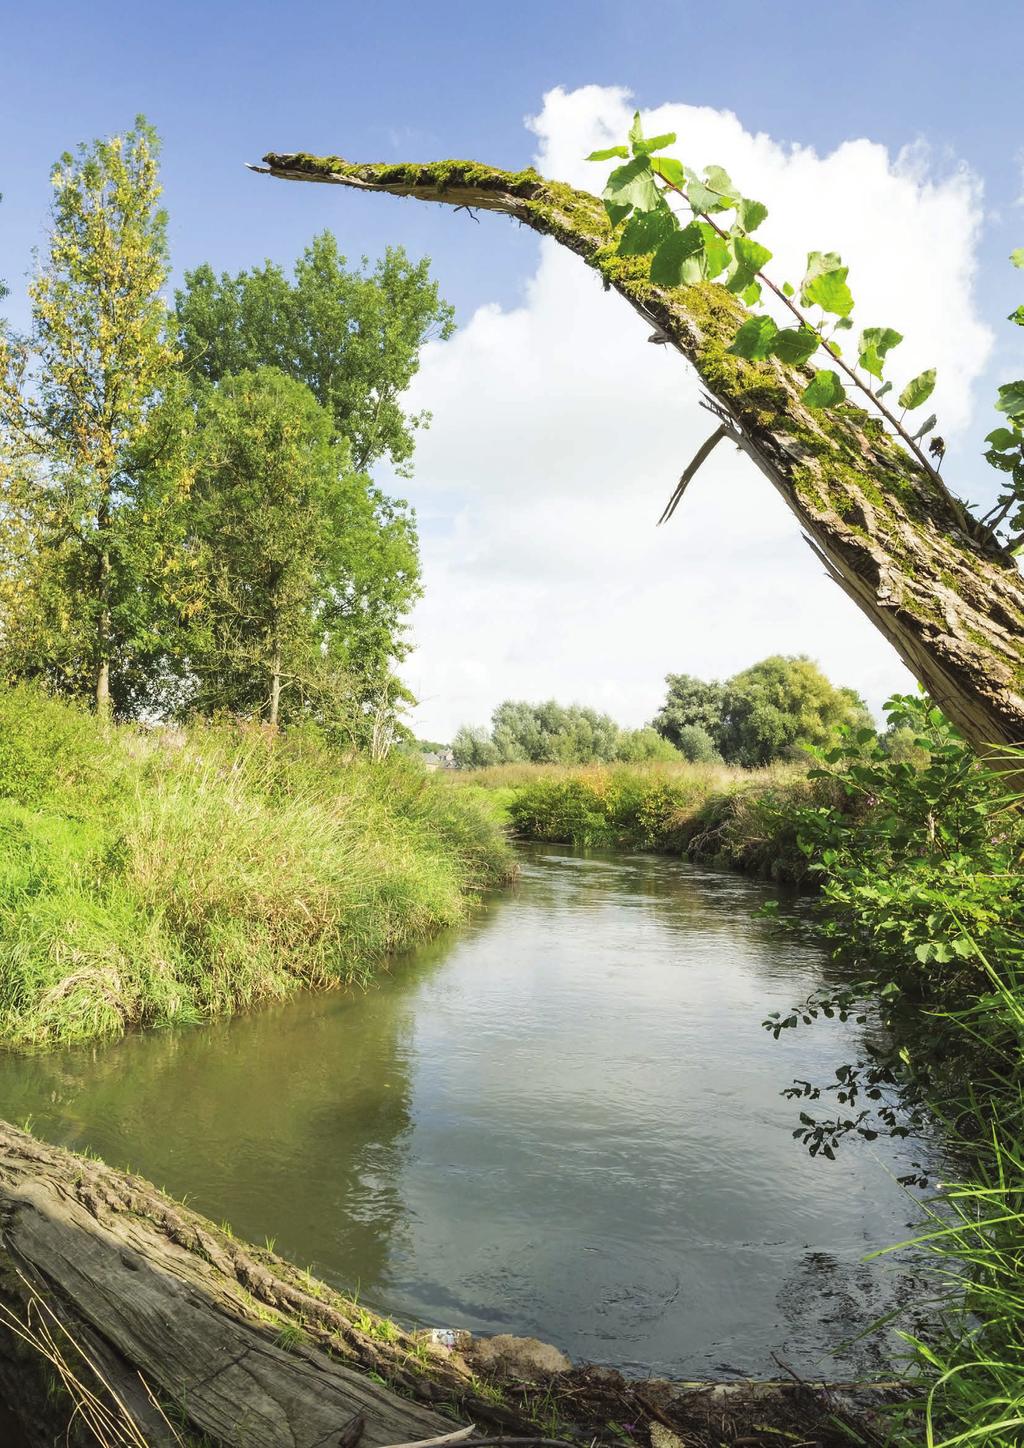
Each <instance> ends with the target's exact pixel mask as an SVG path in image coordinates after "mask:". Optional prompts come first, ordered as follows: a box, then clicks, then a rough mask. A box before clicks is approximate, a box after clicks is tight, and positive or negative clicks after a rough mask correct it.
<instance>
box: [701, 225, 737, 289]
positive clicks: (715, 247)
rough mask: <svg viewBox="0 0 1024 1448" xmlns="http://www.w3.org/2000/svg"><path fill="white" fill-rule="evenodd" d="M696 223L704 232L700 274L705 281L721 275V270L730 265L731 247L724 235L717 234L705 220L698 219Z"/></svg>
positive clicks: (731, 258)
mask: <svg viewBox="0 0 1024 1448" xmlns="http://www.w3.org/2000/svg"><path fill="white" fill-rule="evenodd" d="M697 224H698V226H699V227H700V229H701V231H702V233H703V234H704V257H703V260H702V270H701V276H702V277H703V278H704V279H705V280H706V281H709V282H710V281H714V279H715V277H717V276H721V274H722V272H724V271H725V270H726V268H727V267H729V266H731V265H732V261H733V254H732V247H731V246H730V245H729V242H728V240H727V238H726V237H724V236H719V235H718V233H717V232H716V231H714V230H713V229H712V228H711V227H710V226H708V225H707V223H706V222H703V221H700V222H698V223H697Z"/></svg>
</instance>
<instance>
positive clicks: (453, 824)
mask: <svg viewBox="0 0 1024 1448" xmlns="http://www.w3.org/2000/svg"><path fill="white" fill-rule="evenodd" d="M511 869H512V862H511V854H510V851H509V847H508V845H507V842H506V841H505V839H504V836H503V833H502V831H501V829H500V827H499V826H498V824H497V823H496V821H495V817H494V815H493V813H491V812H489V811H488V810H487V808H486V806H485V805H484V804H482V803H481V802H480V801H479V800H474V799H473V798H471V797H468V796H467V797H460V796H459V795H457V794H455V793H453V792H452V791H451V790H449V789H446V788H445V786H444V784H443V782H442V781H439V780H436V779H433V778H431V777H430V776H428V775H426V774H425V773H424V772H423V771H422V769H421V768H420V767H419V766H418V765H417V763H416V762H415V761H410V760H403V759H395V760H392V761H389V762H386V763H384V764H370V763H367V762H364V761H360V760H350V761H348V762H344V761H342V760H341V759H339V758H338V756H336V755H334V754H332V753H331V752H329V751H328V750H327V749H325V748H324V747H323V746H322V745H321V744H319V743H318V742H317V741H316V740H315V739H313V738H304V737H302V736H301V734H300V735H296V736H294V737H288V736H283V737H274V736H270V735H268V734H266V733H264V732H262V731H259V730H243V729H238V728H231V727H228V726H224V727H207V728H197V729H194V730H191V731H186V732H180V731H178V732H175V733H173V734H170V733H165V732H164V731H158V730H157V731H140V730H136V729H131V728H128V727H122V728H112V729H107V730H104V729H103V728H102V727H101V726H100V725H99V724H97V723H96V721H94V720H93V719H91V718H90V717H88V716H86V715H83V714H81V713H80V712H79V711H78V710H76V709H74V708H73V707H71V706H69V705H66V704H62V703H59V702H56V701H54V700H52V699H48V698H46V697H44V696H42V695H40V694H37V693H36V692H35V691H33V690H30V689H17V690H12V691H10V692H9V693H7V694H6V695H4V696H3V697H2V698H0V1038H2V1039H5V1040H6V1041H8V1042H11V1043H15V1044H36V1043H50V1042H57V1041H71V1040H80V1039H84V1038H87V1037H91V1036H99V1035H112V1034H117V1033H120V1032H122V1031H124V1030H125V1029H126V1028H128V1027H130V1026H135V1025H143V1024H154V1023H162V1022H169V1021H194V1020H198V1019H202V1018H204V1017H207V1016H211V1015H215V1014H222V1013H224V1012H228V1011H233V1010H238V1009H242V1008H245V1007H247V1006H251V1005H253V1004H255V1003H256V1002H258V1001H260V1000H265V999H268V998H274V997H281V996H284V995H286V994H288V993H289V992H290V991H292V990H294V989H296V987H298V986H303V985H305V986H326V985H331V984H335V983H337V982H340V981H352V980H362V979H365V978H367V977H368V976H369V975H370V974H371V973H372V971H373V970H374V969H375V968H377V967H378V966H379V964H380V963H381V962H382V961H383V960H384V959H385V958H386V957H387V956H388V955H389V954H391V953H392V952H394V951H396V950H400V949H402V948H403V947H405V946H408V945H410V944H412V943H413V942H415V941H417V940H419V939H421V938H422V937H424V936H425V935H427V934H428V933H430V932H432V931H435V930H437V929H439V928H442V927H444V926H447V925H452V924H454V923H456V922H457V921H459V920H461V919H462V918H463V916H464V915H465V913H466V910H467V907H468V903H469V901H470V899H471V898H472V896H473V894H474V893H475V892H477V891H479V890H480V889H482V888H483V887H484V886H486V885H487V884H489V883H492V882H496V881H497V880H499V879H500V878H502V877H503V876H506V875H507V874H508V873H509V871H510V870H511Z"/></svg>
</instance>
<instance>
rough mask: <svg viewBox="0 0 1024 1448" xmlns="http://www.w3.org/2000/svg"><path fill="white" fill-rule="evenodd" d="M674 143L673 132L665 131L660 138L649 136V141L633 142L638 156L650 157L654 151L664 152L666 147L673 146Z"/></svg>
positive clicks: (674, 136) (674, 135) (674, 134)
mask: <svg viewBox="0 0 1024 1448" xmlns="http://www.w3.org/2000/svg"><path fill="white" fill-rule="evenodd" d="M675 143H676V133H675V131H665V132H664V133H663V134H662V135H660V136H651V138H650V140H647V141H637V142H635V146H636V151H637V154H638V155H641V156H650V155H653V153H654V152H655V151H664V149H665V147H666V146H674V145H675Z"/></svg>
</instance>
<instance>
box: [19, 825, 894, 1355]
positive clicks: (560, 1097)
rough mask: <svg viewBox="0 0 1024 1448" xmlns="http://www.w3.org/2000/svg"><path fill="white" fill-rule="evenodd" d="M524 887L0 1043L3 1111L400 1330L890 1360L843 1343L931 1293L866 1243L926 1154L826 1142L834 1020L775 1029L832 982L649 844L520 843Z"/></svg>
mask: <svg viewBox="0 0 1024 1448" xmlns="http://www.w3.org/2000/svg"><path fill="white" fill-rule="evenodd" d="M523 866H524V868H523V875H522V879H521V881H520V883H519V884H518V885H517V886H516V887H515V888H513V889H512V890H510V891H508V892H504V893H502V894H501V895H499V896H496V897H495V898H494V899H493V900H491V901H490V902H489V903H488V904H487V905H486V906H484V907H483V908H481V910H480V911H479V912H478V913H477V915H476V916H475V918H474V920H473V922H472V923H471V924H470V925H469V926H468V927H465V928H463V929H461V930H459V931H457V932H452V933H451V934H449V935H447V936H445V937H442V938H440V939H437V940H435V941H433V942H431V943H430V944H429V945H427V946H425V947H424V948H423V949H421V950H419V951H417V952H415V953H414V954H412V955H410V956H409V957H408V958H405V959H403V960H401V961H399V962H396V963H395V965H394V967H393V969H392V971H391V972H390V973H389V974H387V975H385V976H383V977H381V978H380V980H379V981H378V983H377V984H375V985H374V986H373V987H372V988H371V989H370V990H368V991H365V992H361V991H348V990H346V991H338V992H334V993H330V994H326V995H317V996H311V995H304V996H302V997H301V998H297V999H295V1000H293V1001H291V1002H289V1003H288V1004H286V1005H283V1006H276V1007H272V1008H269V1009H265V1010H261V1011H259V1012H256V1013H254V1014H252V1015H248V1016H244V1017H238V1018H236V1019H234V1020H229V1021H224V1022H218V1023H216V1024H213V1025H210V1026H206V1027H202V1028H191V1029H181V1030H173V1031H162V1032H151V1033H148V1034H144V1035H137V1036H131V1037H129V1038H127V1039H125V1040H123V1041H119V1042H116V1043H114V1044H110V1045H104V1046H98V1047H93V1048H78V1049H75V1050H68V1051H62V1052H55V1053H47V1054H41V1055H36V1056H17V1055H6V1056H0V1113H2V1115H3V1116H4V1117H6V1118H7V1119H9V1120H14V1121H22V1120H24V1118H25V1117H26V1116H28V1115H29V1114H31V1116H32V1126H33V1130H35V1131H36V1132H38V1133H39V1134H40V1135H42V1136H44V1137H46V1138H48V1139H50V1140H52V1141H56V1142H60V1143H62V1144H64V1145H67V1146H70V1147H75V1148H85V1147H88V1148H90V1149H92V1150H93V1151H95V1152H98V1153H99V1154H100V1155H101V1156H102V1157H103V1158H104V1159H105V1160H107V1161H108V1162H110V1163H111V1164H112V1165H116V1166H122V1167H124V1166H129V1165H130V1167H131V1168H132V1169H133V1170H135V1171H140V1172H142V1173H143V1174H144V1175H145V1176H147V1177H149V1178H151V1179H152V1180H154V1181H155V1182H156V1183H157V1184H158V1185H160V1186H163V1187H165V1188H166V1189H167V1190H168V1191H170V1192H172V1193H173V1194H174V1195H176V1196H184V1195H186V1194H187V1196H188V1199H189V1202H190V1204H191V1205H192V1206H194V1207H195V1208H197V1209H198V1210H199V1211H202V1212H203V1213H205V1214H206V1215H208V1216H210V1217H212V1218H214V1220H217V1221H220V1220H221V1219H226V1220H228V1221H229V1222H230V1223H231V1225H232V1227H233V1229H234V1231H235V1232H236V1233H237V1234H238V1235H241V1236H244V1237H247V1238H250V1239H254V1240H257V1241H263V1239H264V1238H265V1237H273V1238H274V1239H275V1241H276V1250H277V1251H279V1252H281V1253H282V1254H283V1255H285V1256H287V1257H289V1258H292V1259H293V1260H296V1261H298V1262H299V1263H300V1264H302V1265H306V1264H310V1265H311V1266H312V1268H313V1270H314V1271H315V1272H317V1273H319V1274H320V1275H322V1276H324V1277H326V1278H327V1279H328V1280H330V1281H332V1282H333V1283H335V1285H337V1286H339V1287H343V1288H345V1289H351V1288H353V1287H356V1286H358V1289H359V1293H360V1296H361V1299H362V1300H363V1301H365V1302H366V1303H367V1304H368V1305H371V1306H374V1307H378V1308H380V1309H382V1310H384V1311H387V1312H389V1313H390V1314H392V1315H393V1316H395V1317H397V1318H399V1319H400V1320H402V1321H406V1322H416V1323H421V1324H429V1325H431V1326H443V1327H467V1328H470V1329H471V1330H473V1331H480V1332H512V1333H518V1334H531V1335H535V1336H538V1337H541V1338H543V1339H545V1340H546V1341H550V1342H554V1343H557V1344H558V1345H559V1346H560V1347H562V1348H564V1349H565V1350H566V1351H567V1352H569V1353H570V1354H571V1355H572V1356H573V1357H577V1358H585V1359H590V1360H593V1361H597V1362H605V1363H611V1364H614V1365H616V1366H619V1367H622V1368H624V1369H625V1370H627V1371H631V1372H645V1373H646V1372H648V1371H652V1370H653V1371H654V1372H656V1373H658V1374H663V1375H669V1376H680V1377H700V1376H705V1375H713V1376H722V1375H727V1374H729V1373H733V1372H735V1373H742V1374H751V1375H770V1376H778V1371H779V1370H778V1366H777V1364H776V1362H775V1361H774V1359H773V1357H772V1353H773V1351H774V1352H775V1353H777V1354H778V1355H779V1356H780V1357H782V1358H784V1359H785V1361H786V1362H788V1363H789V1364H791V1365H792V1366H793V1367H794V1368H795V1369H797V1370H798V1371H800V1372H802V1373H804V1374H819V1373H820V1374H827V1375H831V1376H853V1375H856V1374H862V1373H874V1372H877V1371H878V1370H879V1369H881V1370H884V1369H885V1368H886V1367H887V1366H888V1365H889V1354H890V1352H891V1341H890V1342H887V1341H886V1340H885V1338H884V1336H883V1337H879V1336H868V1337H866V1338H862V1339H861V1340H860V1341H858V1342H856V1343H853V1344H848V1345H846V1346H844V1345H843V1344H844V1341H845V1340H847V1339H849V1338H851V1337H853V1336H855V1335H856V1334H858V1333H860V1332H861V1331H862V1330H863V1328H865V1327H866V1326H867V1325H868V1324H869V1323H870V1322H871V1321H872V1320H873V1319H875V1318H878V1317H881V1316H882V1315H883V1314H885V1313H889V1312H891V1311H892V1310H893V1309H894V1308H895V1307H897V1306H899V1305H900V1304H905V1305H906V1304H912V1303H913V1301H914V1299H915V1297H919V1295H920V1293H921V1291H922V1290H923V1284H922V1282H921V1281H920V1280H919V1279H918V1278H917V1277H916V1275H915V1274H916V1272H917V1270H918V1269H917V1267H916V1266H915V1264H914V1263H912V1262H910V1263H908V1262H907V1261H906V1260H904V1259H892V1258H883V1259H881V1260H874V1261H870V1262H866V1261H865V1260H864V1258H865V1256H866V1254H868V1253H870V1252H872V1251H873V1250H874V1249H877V1248H881V1247H884V1246H887V1245H889V1244H890V1243H893V1242H897V1241H900V1240H902V1238H903V1237H905V1236H906V1235H907V1228H908V1225H910V1224H911V1223H912V1222H913V1220H914V1216H915V1207H914V1203H913V1201H912V1199H911V1198H910V1197H908V1195H907V1194H906V1193H905V1192H904V1190H903V1189H902V1188H900V1187H899V1186H898V1185H897V1184H896V1181H895V1178H896V1176H898V1175H900V1174H901V1173H903V1172H906V1171H908V1170H909V1169H910V1160H911V1159H913V1160H920V1159H921V1148H920V1146H917V1147H916V1148H914V1149H909V1148H904V1147H902V1146H900V1145H899V1144H897V1143H892V1142H888V1141H883V1140H879V1141H876V1142H874V1143H872V1144H870V1145H869V1144H867V1143H861V1142H858V1143H855V1144H853V1145H851V1146H850V1147H849V1148H843V1149H842V1150H841V1151H840V1152H839V1154H838V1157H837V1159H836V1160H835V1161H834V1162H828V1161H825V1160H823V1159H820V1158H819V1159H817V1160H812V1159H810V1158H809V1157H808V1156H807V1154H806V1152H805V1150H804V1148H803V1147H802V1145H801V1144H800V1143H798V1142H796V1141H794V1140H793V1137H792V1129H793V1127H794V1126H795V1125H796V1124H797V1119H796V1118H797V1107H796V1106H795V1105H794V1104H793V1103H791V1102H789V1101H786V1100H783V1099H782V1098H781V1097H780V1095H779V1092H780V1090H781V1088H782V1087H783V1086H785V1085H787V1084H788V1083H789V1082H790V1080H791V1079H792V1078H794V1077H801V1078H807V1079H812V1080H814V1079H827V1078H828V1077H830V1076H831V1075H832V1073H833V1071H834V1068H835V1067H836V1066H837V1065H839V1064H841V1063H842V1062H843V1061H846V1060H848V1059H851V1058H852V1056H853V1055H854V1054H855V1053H856V1035H855V1030H856V1028H855V1027H854V1026H853V1025H852V1024H850V1025H841V1024H840V1023H839V1022H838V1021H833V1022H822V1023H819V1024H818V1025H816V1026H815V1027H813V1028H811V1029H807V1030H804V1029H799V1030H796V1031H791V1032H786V1033H784V1035H783V1037H782V1038H781V1040H780V1041H778V1042H775V1041H773V1040H772V1038H771V1037H770V1036H769V1035H768V1034H767V1033H766V1032H765V1031H764V1030H763V1029H762V1027H761V1024H760V1023H761V1020H762V1019H763V1017H764V1016H765V1015H766V1014H767V1013H768V1011H770V1010H774V1009H782V1008H784V1007H787V1006H789V1005H790V1004H791V1003H792V1002H794V1001H795V1000H797V999H799V998H801V997H802V996H803V995H804V994H806V992H807V991H808V990H810V989H812V988H813V987H814V986H816V985H817V984H819V983H820V982H821V981H822V980H823V978H824V976H825V973H826V971H827V968H828V967H827V962H826V959H825V957H824V955H823V953H822V952H821V950H820V949H819V947H818V946H817V945H815V944H814V943H809V942H806V941H803V940H801V939H800V938H799V937H794V936H792V935H787V934H786V933H785V932H781V931H780V930H779V929H778V928H777V927H775V926H773V925H772V924H771V923H770V922H768V921H767V920H765V919H763V918H759V917H758V916H757V914H756V910H757V907H758V905H759V903H760V902H761V901H762V900H763V899H765V898H768V897H770V896H771V894H772V892H771V890H770V889H769V888H768V887H766V886H761V885H758V884H755V883H752V882H750V881H747V880H743V879H740V878H738V877H736V876H733V875H725V874H721V873H718V872H716V871H712V870H707V869H703V868H701V867H697V866H692V865H688V864H685V863H682V862H679V861H670V860H664V859H658V858H651V857H623V856H614V857H613V856H595V855H588V856H582V855H576V854H572V853H568V852H563V851H560V850H557V849H552V848H548V849H533V850H531V851H528V852H526V853H525V854H524V860H523Z"/></svg>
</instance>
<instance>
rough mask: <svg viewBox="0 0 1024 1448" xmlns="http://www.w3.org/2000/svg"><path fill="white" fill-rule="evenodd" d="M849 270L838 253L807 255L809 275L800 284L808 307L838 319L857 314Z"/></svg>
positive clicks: (802, 296)
mask: <svg viewBox="0 0 1024 1448" xmlns="http://www.w3.org/2000/svg"><path fill="white" fill-rule="evenodd" d="M848 272H849V267H845V266H843V263H842V258H841V257H840V256H839V253H838V252H835V251H811V252H808V254H807V273H806V275H805V276H804V279H803V281H802V282H801V283H800V300H801V302H802V303H803V304H804V306H805V307H810V306H819V307H823V308H824V309H825V311H826V312H833V313H834V314H835V315H836V316H838V317H848V316H849V315H850V313H851V312H852V311H853V294H852V292H851V291H850V288H849V287H848V286H847V285H846V277H847V273H848Z"/></svg>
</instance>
